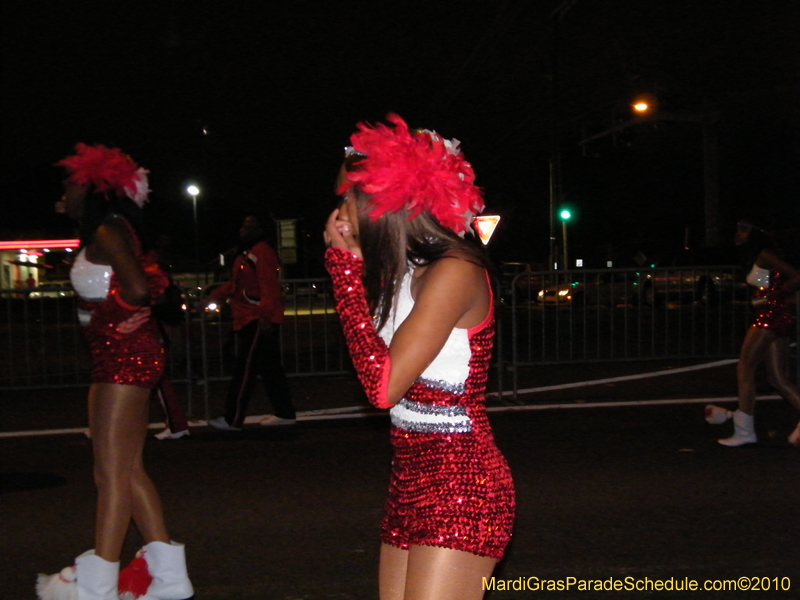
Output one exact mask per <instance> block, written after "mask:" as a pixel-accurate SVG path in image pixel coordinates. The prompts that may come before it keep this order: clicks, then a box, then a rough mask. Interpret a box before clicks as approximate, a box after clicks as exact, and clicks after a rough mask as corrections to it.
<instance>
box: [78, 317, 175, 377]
mask: <svg viewBox="0 0 800 600" xmlns="http://www.w3.org/2000/svg"><path fill="white" fill-rule="evenodd" d="M84 333H85V335H86V340H87V341H88V342H89V350H90V351H91V354H92V383H115V384H118V385H134V386H137V387H144V388H152V387H155V385H156V383H157V382H158V380H159V379H160V378H161V374H162V373H163V371H164V348H163V346H162V345H161V338H160V336H159V333H158V327H157V326H156V325H155V323H153V322H147V323H145V324H143V325H142V326H141V327H139V329H137V330H136V331H134V332H133V333H130V334H128V335H124V336H120V337H119V338H117V337H110V336H108V335H104V334H103V333H101V332H99V331H97V330H96V329H95V328H94V327H92V326H88V327H85V328H84Z"/></svg>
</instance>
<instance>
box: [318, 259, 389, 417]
mask: <svg viewBox="0 0 800 600" xmlns="http://www.w3.org/2000/svg"><path fill="white" fill-rule="evenodd" d="M325 267H326V268H327V269H328V272H329V273H330V274H331V279H332V280H333V297H334V299H335V300H336V310H337V311H338V313H339V320H340V321H341V322H342V329H343V330H344V338H345V340H346V341H347V348H348V349H349V350H350V357H351V358H352V359H353V366H355V368H356V373H357V374H358V378H359V380H360V381H361V385H362V386H364V391H365V392H366V393H367V399H368V400H369V401H370V402H371V403H372V404H373V405H374V406H377V407H378V408H391V407H392V404H391V403H390V402H389V401H388V398H387V394H388V388H389V367H390V365H389V348H388V347H387V346H386V342H384V341H383V339H382V338H381V337H380V336H379V335H378V332H377V331H375V324H374V323H373V321H372V315H370V312H369V307H368V306H367V298H366V296H365V295H364V283H363V282H362V281H361V277H362V275H363V273H364V261H362V260H361V259H360V258H359V257H358V256H356V255H355V254H353V253H352V252H348V251H347V250H343V249H341V248H328V250H327V251H326V252H325Z"/></svg>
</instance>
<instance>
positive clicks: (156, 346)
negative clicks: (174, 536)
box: [37, 144, 193, 600]
mask: <svg viewBox="0 0 800 600" xmlns="http://www.w3.org/2000/svg"><path fill="white" fill-rule="evenodd" d="M58 165H60V166H63V167H64V168H65V169H66V171H67V177H66V179H65V180H64V189H65V194H64V201H65V203H66V207H67V211H68V213H69V214H70V216H72V217H73V218H75V219H76V220H77V221H78V222H79V223H80V237H81V241H80V250H79V253H78V256H77V257H76V260H75V264H74V265H73V267H72V271H71V273H70V278H71V280H72V285H73V287H74V288H75V291H76V292H77V294H78V295H79V297H80V303H79V312H78V316H79V320H80V322H81V324H82V325H83V326H84V333H85V335H86V338H87V340H88V342H89V348H90V351H91V355H92V384H91V387H90V388H89V430H90V432H91V439H92V450H93V453H94V478H95V484H96V486H97V515H96V523H95V540H94V543H95V546H94V549H92V550H89V551H87V552H84V553H83V554H81V555H80V556H78V557H77V559H76V560H75V565H74V566H73V567H67V568H66V569H64V570H62V571H61V573H59V574H56V575H53V576H51V577H47V576H44V575H41V576H40V577H39V584H38V585H37V592H38V594H39V597H40V598H41V599H42V600H56V599H61V598H66V597H71V598H77V599H78V600H87V599H90V600H116V599H117V598H118V597H119V596H118V579H119V560H120V553H121V550H122V544H123V541H124V538H125V534H126V532H127V531H128V526H129V524H130V521H131V519H133V521H134V523H135V524H136V527H137V528H138V529H139V532H140V533H141V535H142V537H143V538H144V541H145V545H144V547H143V548H142V550H141V552H140V560H141V558H143V560H144V561H145V562H146V566H147V572H148V582H147V584H146V585H145V589H146V596H144V598H146V599H147V600H182V599H185V598H189V597H191V596H192V595H193V590H192V584H191V583H190V581H189V578H188V576H187V573H186V561H185V556H184V547H183V545H182V544H176V543H175V542H172V541H170V537H169V534H168V533H167V529H166V525H165V523H164V514H163V511H162V508H161V500H160V498H159V496H158V492H157V491H156V488H155V486H154V485H153V482H152V481H151V479H150V477H148V475H147V473H146V472H145V470H144V465H143V462H142V449H143V447H144V442H145V435H146V433H147V425H148V398H149V396H150V392H151V390H152V389H153V387H154V386H155V385H156V383H157V382H158V381H159V379H160V378H161V376H162V372H163V369H164V349H163V348H162V346H161V339H160V335H159V331H158V327H157V326H156V323H155V322H154V320H153V319H152V318H151V314H150V305H151V303H152V302H153V300H154V299H155V298H157V297H158V296H159V295H161V294H162V293H163V290H164V288H165V287H166V285H167V277H166V275H165V274H164V273H163V271H161V270H160V269H159V268H158V264H157V263H156V260H155V257H154V255H153V254H152V253H151V252H148V247H147V245H146V243H145V240H146V238H144V236H143V227H142V207H143V206H144V203H145V202H146V201H147V195H148V192H149V190H148V186H147V171H145V170H144V169H141V168H139V167H138V165H137V164H136V163H135V162H133V160H132V159H131V158H130V157H129V156H127V155H126V154H123V153H122V152H121V151H120V150H119V149H116V148H106V147H105V146H87V145H85V144H78V145H77V146H76V154H75V155H73V156H70V157H68V158H65V159H64V160H62V161H61V162H59V163H58ZM150 579H152V581H149V580H150ZM65 587H66V588H71V589H64V588H65Z"/></svg>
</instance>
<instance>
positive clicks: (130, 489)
mask: <svg viewBox="0 0 800 600" xmlns="http://www.w3.org/2000/svg"><path fill="white" fill-rule="evenodd" d="M149 395H150V392H149V390H148V389H146V388H140V387H135V386H127V385H114V384H108V383H101V384H94V385H92V387H91V388H90V389H89V427H90V430H91V432H92V446H93V449H94V478H95V484H96V486H97V520H96V531H95V553H96V554H97V555H98V556H100V557H101V558H103V559H105V560H107V561H110V562H116V561H118V560H119V555H120V552H121V550H122V543H123V540H124V539H125V534H126V532H127V530H128V525H129V524H130V519H131V516H133V517H134V518H135V520H136V525H137V526H138V527H139V530H140V531H141V533H142V535H143V536H144V538H145V541H146V542H150V541H164V542H168V541H169V536H168V535H167V532H166V528H165V526H164V517H163V513H162V511H161V501H160V500H159V498H158V494H157V492H156V490H155V487H154V486H153V483H152V482H151V481H150V478H149V477H148V476H147V474H146V473H145V472H144V467H143V465H142V449H143V447H144V440H145V434H146V432H147V417H148V414H147V405H148V397H149Z"/></svg>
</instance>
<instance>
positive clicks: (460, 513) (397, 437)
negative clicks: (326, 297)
mask: <svg viewBox="0 0 800 600" xmlns="http://www.w3.org/2000/svg"><path fill="white" fill-rule="evenodd" d="M326 265H327V266H328V270H329V271H330V272H331V276H332V280H333V284H334V296H335V297H336V300H337V310H338V311H339V315H340V319H341V320H342V325H343V327H344V328H345V337H346V339H347V342H348V348H349V349H350V353H351V356H352V358H353V364H354V365H355V367H356V371H357V372H358V374H359V377H360V378H361V381H362V383H364V382H365V381H366V383H365V384H364V387H365V390H366V391H367V395H368V397H369V398H370V400H371V401H372V402H373V403H375V399H376V396H375V392H376V390H378V389H379V388H380V386H379V384H378V383H377V382H378V381H379V380H381V378H382V377H384V376H385V375H387V374H388V367H389V363H388V350H386V345H385V344H384V343H383V341H382V340H381V339H380V337H379V336H378V335H377V333H376V332H375V329H374V326H373V324H372V319H371V318H370V315H369V312H368V310H367V305H366V300H365V299H364V295H363V287H361V281H360V273H361V262H360V260H359V259H357V258H355V259H354V258H353V257H352V255H350V254H349V253H347V252H344V251H342V250H334V249H329V250H328V252H327V254H326ZM353 265H356V268H353ZM345 269H352V270H354V271H355V273H356V274H357V281H354V280H353V278H351V277H347V276H345V275H344V273H343V271H344V270H345ZM348 288H351V289H348ZM348 330H349V331H348ZM493 342H494V320H493V318H491V317H489V318H487V320H486V322H485V323H484V324H483V325H482V326H481V327H480V328H477V330H475V331H472V330H470V333H469V340H468V344H469V348H470V354H469V359H468V360H469V374H468V376H467V379H466V382H465V383H464V384H463V386H459V385H455V386H451V385H449V384H446V382H437V381H431V380H418V381H417V382H416V383H414V385H413V386H412V387H411V388H410V389H409V391H408V392H407V393H406V395H405V399H404V400H403V401H401V403H402V404H405V408H408V409H409V410H410V412H415V413H417V415H416V416H412V417H411V419H409V418H405V417H408V416H409V415H408V413H406V412H404V411H403V409H398V413H400V414H403V415H405V417H404V418H403V419H400V420H399V421H400V422H397V423H394V422H393V424H392V428H391V433H390V437H391V442H392V446H393V448H394V458H393V461H392V474H391V479H390V484H389V497H388V499H387V501H386V504H385V515H384V518H383V522H382V524H381V541H382V542H384V543H387V544H390V545H392V546H395V547H398V548H403V549H407V548H408V547H409V546H411V545H427V546H437V547H443V548H451V549H454V550H460V551H464V552H470V553H473V554H477V555H480V556H486V557H491V558H494V559H497V560H499V559H501V558H502V557H503V552H504V551H505V548H506V546H507V545H508V542H509V540H510V538H511V530H512V526H513V522H514V509H515V501H514V486H513V482H512V480H511V472H510V470H509V468H508V464H507V463H506V460H505V458H504V457H503V455H502V454H501V453H500V451H499V450H498V448H497V446H496V445H495V442H494V437H493V435H492V431H491V428H490V426H489V421H488V418H487V416H486V410H485V398H484V391H485V389H486V381H487V375H488V369H489V358H490V356H491V352H492V345H493ZM374 351H377V352H378V355H377V356H378V358H379V360H378V361H376V360H374V359H372V358H371V357H372V356H375V353H374ZM384 356H385V357H386V360H385V362H383V363H380V359H382V358H383V357H384ZM443 384H444V385H443ZM411 409H413V410H411ZM430 415H438V416H439V417H445V418H444V419H438V420H439V421H444V422H446V421H448V420H449V418H450V417H454V418H456V419H458V423H459V427H457V428H453V429H457V430H448V428H447V427H437V428H434V427H426V426H425V425H424V424H425V423H426V422H430V421H431V420H433V421H436V420H437V419H429V418H428V417H429V416H430ZM431 429H434V430H431Z"/></svg>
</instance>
